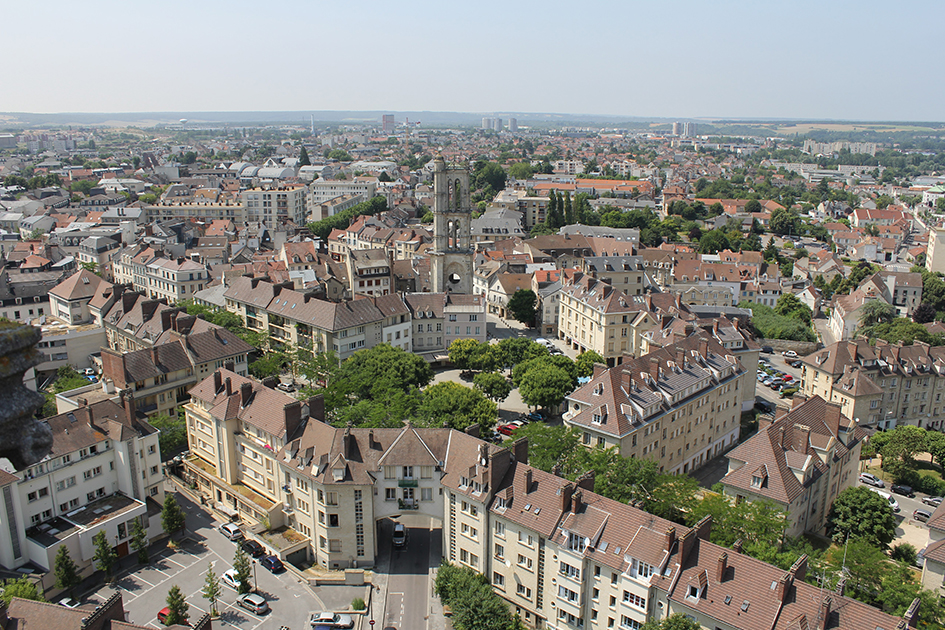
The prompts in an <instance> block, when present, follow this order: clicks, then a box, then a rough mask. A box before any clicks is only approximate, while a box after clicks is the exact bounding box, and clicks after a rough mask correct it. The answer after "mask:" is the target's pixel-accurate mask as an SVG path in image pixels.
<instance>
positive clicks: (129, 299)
mask: <svg viewBox="0 0 945 630" xmlns="http://www.w3.org/2000/svg"><path fill="white" fill-rule="evenodd" d="M140 295H141V294H140V293H135V292H134V291H125V292H124V293H122V294H121V310H122V312H125V313H127V312H128V311H130V310H131V309H132V308H134V306H135V301H137V299H138V296H140Z"/></svg>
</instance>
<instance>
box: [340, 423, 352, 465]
mask: <svg viewBox="0 0 945 630" xmlns="http://www.w3.org/2000/svg"><path fill="white" fill-rule="evenodd" d="M341 447H342V448H341V452H342V453H344V456H345V457H346V458H347V457H351V427H345V432H344V433H343V434H342V435H341Z"/></svg>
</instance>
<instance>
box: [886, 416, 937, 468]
mask: <svg viewBox="0 0 945 630" xmlns="http://www.w3.org/2000/svg"><path fill="white" fill-rule="evenodd" d="M886 435H887V439H886V444H885V445H883V447H882V450H881V451H880V453H881V454H882V456H883V465H884V467H885V465H886V464H887V463H888V462H889V461H890V460H899V461H901V462H902V463H903V465H905V466H907V467H908V468H914V467H915V456H916V454H917V453H924V452H926V451H927V448H928V442H927V435H928V431H926V430H925V429H921V428H919V427H916V426H911V425H899V426H897V427H896V428H895V429H893V430H892V431H889V432H887V433H886Z"/></svg>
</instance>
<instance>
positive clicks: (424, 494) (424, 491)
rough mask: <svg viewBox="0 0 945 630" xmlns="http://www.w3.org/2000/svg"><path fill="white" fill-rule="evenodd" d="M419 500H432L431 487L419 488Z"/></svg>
mask: <svg viewBox="0 0 945 630" xmlns="http://www.w3.org/2000/svg"><path fill="white" fill-rule="evenodd" d="M420 500H421V501H432V500H433V488H420Z"/></svg>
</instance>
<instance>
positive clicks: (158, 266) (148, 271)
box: [112, 245, 210, 302]
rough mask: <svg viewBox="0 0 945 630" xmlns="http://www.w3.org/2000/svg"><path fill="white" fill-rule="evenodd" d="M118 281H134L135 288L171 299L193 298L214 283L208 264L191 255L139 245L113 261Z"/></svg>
mask: <svg viewBox="0 0 945 630" xmlns="http://www.w3.org/2000/svg"><path fill="white" fill-rule="evenodd" d="M112 275H113V276H114V279H115V283H116V284H130V285H132V287H134V290H135V291H140V292H141V293H143V294H145V295H147V296H148V297H151V298H154V299H166V300H168V301H169V302H178V301H180V300H187V299H192V298H193V295H194V293H196V292H197V291H200V290H202V289H203V288H204V287H205V286H206V285H207V284H208V283H209V282H210V270H209V269H208V268H207V266H206V265H203V264H201V263H198V262H195V261H193V260H190V259H189V258H167V257H165V256H164V253H163V251H161V250H159V249H153V248H152V247H150V246H149V245H137V246H134V247H129V248H127V249H125V250H124V251H122V253H121V254H120V255H119V256H117V257H116V258H115V259H114V260H113V261H112Z"/></svg>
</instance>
